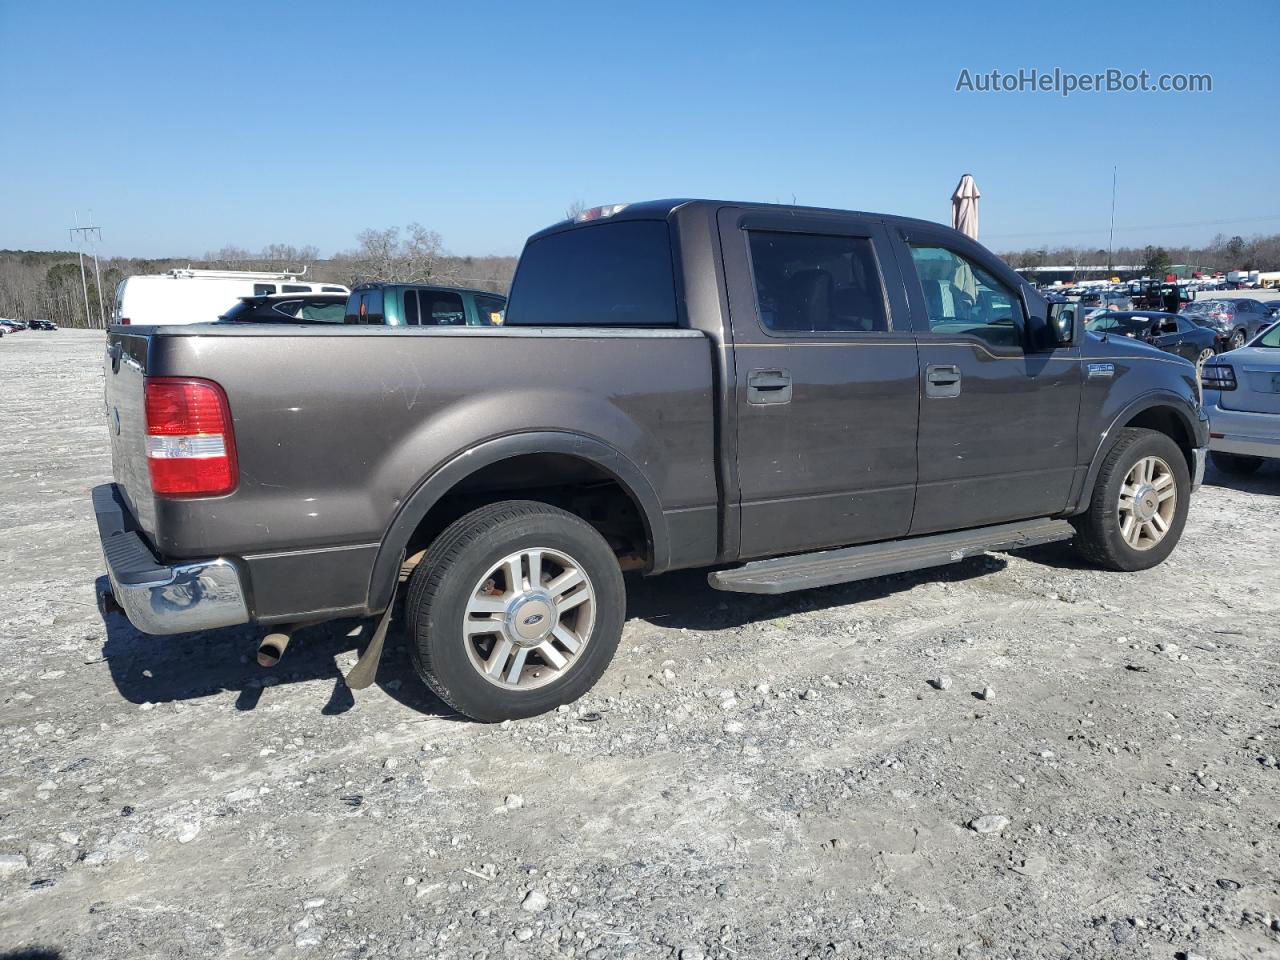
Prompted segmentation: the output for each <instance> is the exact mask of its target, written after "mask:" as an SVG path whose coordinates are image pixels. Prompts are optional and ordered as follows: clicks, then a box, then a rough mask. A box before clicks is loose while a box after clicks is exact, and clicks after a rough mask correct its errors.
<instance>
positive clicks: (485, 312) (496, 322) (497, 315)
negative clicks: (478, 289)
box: [476, 294, 507, 327]
mask: <svg viewBox="0 0 1280 960" xmlns="http://www.w3.org/2000/svg"><path fill="white" fill-rule="evenodd" d="M506 309H507V301H505V300H503V299H502V298H501V297H485V296H481V295H480V294H476V313H477V314H478V315H479V319H480V323H481V324H486V325H489V326H494V327H498V326H501V325H502V322H503V314H504V312H505V311H506Z"/></svg>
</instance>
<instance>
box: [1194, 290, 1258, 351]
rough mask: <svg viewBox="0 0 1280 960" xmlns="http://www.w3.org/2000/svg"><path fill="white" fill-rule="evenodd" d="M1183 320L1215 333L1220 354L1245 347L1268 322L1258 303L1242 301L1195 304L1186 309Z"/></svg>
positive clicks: (1199, 302)
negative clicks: (1223, 351)
mask: <svg viewBox="0 0 1280 960" xmlns="http://www.w3.org/2000/svg"><path fill="white" fill-rule="evenodd" d="M1182 316H1184V317H1190V318H1191V319H1192V320H1194V321H1195V322H1196V323H1198V324H1200V325H1201V326H1203V327H1208V328H1209V329H1210V330H1212V331H1214V333H1216V334H1217V336H1218V344H1219V349H1221V350H1236V349H1238V348H1240V347H1242V346H1244V344H1245V342H1246V341H1247V340H1249V339H1250V338H1251V337H1254V336H1256V335H1257V334H1258V332H1259V331H1260V330H1262V328H1263V327H1265V326H1267V324H1268V322H1269V317H1268V314H1267V311H1266V309H1265V308H1264V307H1263V306H1262V304H1261V303H1259V302H1258V301H1257V300H1246V299H1243V298H1239V299H1226V298H1219V299H1215V300H1197V301H1196V302H1195V303H1191V304H1188V305H1187V307H1186V308H1185V309H1184V310H1183V311H1182Z"/></svg>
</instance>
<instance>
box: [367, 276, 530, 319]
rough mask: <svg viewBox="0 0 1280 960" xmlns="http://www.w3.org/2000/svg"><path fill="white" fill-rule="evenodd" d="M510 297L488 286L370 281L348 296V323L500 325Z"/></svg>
mask: <svg viewBox="0 0 1280 960" xmlns="http://www.w3.org/2000/svg"><path fill="white" fill-rule="evenodd" d="M506 310H507V298H506V297H504V296H502V295H501V294H498V293H490V292H489V291H487V290H470V289H467V288H465V287H441V286H432V285H428V284H416V283H366V284H362V285H361V286H358V287H356V288H355V289H354V290H352V291H351V296H350V297H349V298H348V299H347V316H346V321H347V323H374V324H386V325H387V326H391V327H464V326H465V327H497V326H501V325H502V322H503V318H504V316H505V314H506Z"/></svg>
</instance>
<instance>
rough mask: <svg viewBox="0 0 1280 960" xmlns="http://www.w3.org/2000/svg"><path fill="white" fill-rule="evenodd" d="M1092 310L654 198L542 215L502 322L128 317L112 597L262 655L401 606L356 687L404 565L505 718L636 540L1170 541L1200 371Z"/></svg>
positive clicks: (936, 250)
mask: <svg viewBox="0 0 1280 960" xmlns="http://www.w3.org/2000/svg"><path fill="white" fill-rule="evenodd" d="M384 291H385V288H378V289H377V290H376V291H370V292H371V293H373V292H376V293H378V294H379V295H382V294H383V293H384ZM386 303H387V300H386V298H385V297H383V301H382V304H381V306H382V309H383V310H385V309H386ZM374 312H375V311H373V310H372V309H366V312H365V313H364V314H362V316H366V317H367V316H369V315H370V314H373V313H374ZM379 312H381V311H379ZM455 312H456V311H455ZM1078 312H1080V308H1079V306H1078V305H1076V304H1053V305H1049V304H1046V303H1045V301H1044V300H1043V299H1042V298H1041V297H1040V296H1039V295H1038V294H1037V293H1036V292H1035V290H1034V289H1033V288H1032V287H1031V286H1029V285H1028V284H1027V283H1025V282H1024V281H1023V280H1022V278H1020V277H1019V276H1018V275H1017V274H1016V273H1015V272H1014V271H1013V270H1012V269H1010V268H1009V266H1008V265H1007V264H1005V263H1004V261H1003V260H1001V259H1000V258H999V257H997V256H996V255H994V254H993V253H991V252H990V251H989V250H987V249H986V248H985V247H983V246H981V245H979V244H978V243H976V242H974V241H973V240H971V239H969V238H968V237H966V236H964V235H963V234H961V233H958V232H957V231H955V230H951V229H949V228H947V227H943V226H940V225H938V224H936V223H930V222H926V221H922V220H912V219H906V218H902V217H893V216H881V215H871V214H859V213H848V212H844V211H838V210H819V209H813V208H804V207H789V206H772V205H763V204H761V205H757V204H734V203H721V202H714V201H656V202H650V203H640V204H632V205H619V206H614V207H607V208H595V209H593V210H589V211H586V212H585V213H584V214H582V215H580V216H579V217H577V218H575V219H574V220H569V221H564V222H562V223H559V224H556V225H554V226H552V227H549V228H548V229H546V230H543V231H542V232H540V233H537V234H535V235H534V236H533V237H531V238H530V239H529V241H528V243H527V244H526V245H525V249H524V253H523V255H522V256H521V258H520V262H519V266H518V268H517V270H516V275H515V280H514V284H513V287H512V290H511V298H510V302H509V304H508V306H507V311H506V316H505V323H504V324H503V325H502V326H496V327H495V326H466V325H460V324H456V323H445V324H439V325H436V326H434V327H428V328H426V329H416V330H414V329H408V328H407V326H402V325H392V326H389V327H387V328H384V329H383V330H381V331H379V333H380V334H382V335H380V336H368V335H367V331H366V330H365V329H363V328H361V327H359V326H356V325H352V324H344V325H342V326H337V325H334V326H324V327H319V326H316V327H310V328H306V329H303V328H292V327H288V326H269V325H262V324H236V323H222V324H208V325H203V326H193V327H176V326H166V327H132V328H123V327H114V328H112V330H111V331H110V333H109V335H108V339H107V345H106V346H107V350H106V364H105V366H106V414H107V423H108V425H109V431H108V432H109V436H110V443H111V449H112V463H113V470H114V476H115V482H114V483H111V484H106V485H103V486H101V487H98V488H97V489H96V490H95V491H94V495H93V499H94V507H95V511H96V513H97V518H98V525H99V534H100V537H101V540H102V545H103V551H104V556H105V557H106V565H107V572H108V577H109V580H110V583H111V591H112V595H113V596H114V599H115V600H116V601H117V602H118V603H119V604H120V606H121V607H122V608H123V609H124V611H125V612H126V613H127V614H128V616H129V618H130V619H131V620H132V622H133V623H134V625H135V626H136V627H137V628H139V629H140V630H142V631H144V632H146V633H152V634H171V633H179V632H184V631H189V630H208V629H211V628H214V627H224V626H230V625H233V624H243V623H247V622H256V623H259V624H263V625H268V626H267V629H270V630H271V631H272V633H271V634H270V635H269V636H268V637H266V638H264V640H263V649H262V650H261V651H260V653H261V655H262V657H263V662H265V663H271V662H274V660H276V659H278V656H279V654H280V653H281V652H282V650H283V649H284V646H285V644H286V643H287V641H288V637H289V634H290V631H291V630H292V629H293V625H294V624H298V623H301V622H307V621H318V620H325V619H331V618H338V617H349V616H357V617H370V616H377V617H378V618H379V619H378V621H377V626H376V628H375V629H374V631H373V634H372V636H371V637H370V641H369V643H368V646H367V648H366V651H365V653H364V654H363V655H362V656H361V659H360V661H359V663H358V664H357V665H356V667H355V668H354V669H353V670H352V672H351V674H349V675H348V684H349V685H350V686H352V687H354V688H357V689H358V688H360V687H362V686H365V685H367V684H368V683H370V682H372V679H373V671H374V670H375V669H376V667H377V663H378V660H379V657H380V656H381V650H382V645H383V639H384V638H385V636H386V632H387V628H388V624H389V623H390V618H391V616H392V613H393V611H394V610H395V609H397V608H396V607H395V606H394V601H395V598H396V591H397V587H398V583H399V578H400V574H401V571H402V570H404V569H406V568H410V567H411V568H412V573H411V574H409V575H408V579H409V582H408V585H407V595H406V602H405V605H404V607H403V616H404V625H405V633H406V637H407V646H408V648H409V651H410V656H411V659H412V661H413V663H414V665H415V667H416V669H417V670H418V672H419V673H420V674H421V675H422V677H423V678H424V679H425V680H426V682H427V683H428V684H429V685H430V686H431V688H432V689H433V690H435V691H436V692H437V693H438V694H439V695H440V696H441V697H442V698H443V699H444V700H445V701H446V702H447V703H449V704H451V705H452V706H453V708H454V709H456V710H458V711H459V712H461V713H463V714H466V715H468V716H471V717H475V718H478V719H482V720H489V721H493V720H502V719H506V718H512V717H525V716H531V715H534V714H538V713H542V712H544V711H547V710H550V709H553V708H554V707H556V706H557V705H560V704H563V703H567V702H570V701H573V700H575V699H577V698H578V697H580V696H582V695H583V693H585V692H586V691H587V690H588V689H590V687H591V686H592V685H593V684H594V683H595V681H596V680H597V679H598V678H599V677H600V675H601V674H602V673H603V672H604V670H605V668H606V667H607V666H608V664H609V661H610V659H611V658H612V656H613V653H614V650H615V648H616V647H617V644H618V640H619V637H620V635H621V631H622V626H623V621H624V619H625V616H626V591H625V586H624V582H623V578H622V570H623V569H627V570H634V571H638V572H642V573H645V574H658V573H662V572H664V571H667V570H674V569H679V568H690V567H705V566H710V565H717V566H718V567H719V568H720V569H718V570H716V571H715V572H713V573H711V574H710V575H709V580H710V583H711V585H712V586H713V587H715V588H716V589H720V590H726V591H733V592H744V593H783V592H786V591H792V590H802V589H807V588H811V587H818V586H824V585H828V584H834V583H841V582H845V581H850V580H857V579H862V578H867V577H876V576H882V575H885V574H890V573H899V572H903V571H907V570H915V569H920V568H923V567H928V566H932V565H938V564H945V563H950V562H952V561H954V560H957V559H960V558H962V557H966V556H970V555H972V554H974V553H978V552H981V551H983V550H989V549H1001V548H1008V547H1011V546H1026V545H1029V544H1034V543H1044V542H1049V541H1054V540H1061V539H1067V538H1071V537H1074V539H1075V543H1076V546H1077V547H1078V548H1079V549H1080V550H1081V552H1082V553H1083V554H1084V555H1085V556H1086V557H1088V558H1089V559H1091V560H1092V561H1093V562H1096V563H1098V564H1100V565H1102V566H1105V567H1108V568H1110V569H1113V570H1141V569H1146V568H1149V567H1152V566H1154V565H1156V564H1158V563H1160V562H1161V561H1162V560H1163V559H1164V558H1165V557H1167V556H1168V555H1169V553H1170V552H1171V551H1172V550H1173V549H1174V546H1175V544H1176V543H1177V541H1178V538H1179V537H1180V535H1181V533H1182V529H1183V524H1184V522H1185V519H1186V515H1187V508H1188V505H1189V502H1190V499H1191V494H1192V491H1193V490H1194V489H1195V488H1196V486H1197V485H1198V483H1199V480H1200V475H1201V471H1202V469H1203V464H1204V452H1205V448H1206V445H1207V443H1208V426H1207V420H1206V418H1205V417H1204V415H1203V413H1202V411H1201V408H1200V403H1199V399H1198V384H1197V380H1196V372H1195V368H1194V367H1192V366H1191V365H1190V364H1184V363H1181V362H1171V361H1170V358H1169V357H1167V356H1166V355H1165V354H1163V353H1161V352H1160V351H1159V350H1157V349H1156V348H1154V347H1152V346H1150V345H1148V344H1144V343H1139V342H1136V341H1131V340H1128V339H1127V338H1120V337H1111V338H1109V339H1108V340H1106V341H1103V340H1101V339H1099V338H1096V337H1090V336H1086V335H1085V333H1084V330H1083V326H1082V324H1081V323H1080V320H1079V318H1078V316H1077V314H1078ZM382 315H383V316H386V314H382ZM422 316H423V314H422V312H421V304H419V318H420V319H421V318H422ZM400 319H401V320H402V321H403V320H404V318H403V317H401V318H400ZM300 384H301V385H305V389H304V390H303V395H302V396H301V402H299V401H300V394H299V385H300ZM232 411H234V430H233V428H232ZM744 655H747V656H749V655H750V654H749V653H745V654H744Z"/></svg>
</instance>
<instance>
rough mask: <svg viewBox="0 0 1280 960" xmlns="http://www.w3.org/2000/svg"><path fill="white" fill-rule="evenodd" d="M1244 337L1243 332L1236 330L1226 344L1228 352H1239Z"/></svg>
mask: <svg viewBox="0 0 1280 960" xmlns="http://www.w3.org/2000/svg"><path fill="white" fill-rule="evenodd" d="M1244 341H1245V336H1244V331H1243V330H1237V331H1236V332H1235V333H1233V334H1232V335H1231V340H1230V341H1229V342H1228V343H1227V349H1228V350H1239V349H1240V348H1241V347H1243V346H1244Z"/></svg>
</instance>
